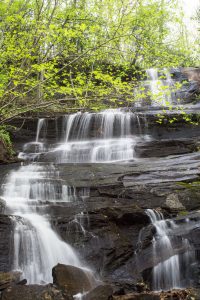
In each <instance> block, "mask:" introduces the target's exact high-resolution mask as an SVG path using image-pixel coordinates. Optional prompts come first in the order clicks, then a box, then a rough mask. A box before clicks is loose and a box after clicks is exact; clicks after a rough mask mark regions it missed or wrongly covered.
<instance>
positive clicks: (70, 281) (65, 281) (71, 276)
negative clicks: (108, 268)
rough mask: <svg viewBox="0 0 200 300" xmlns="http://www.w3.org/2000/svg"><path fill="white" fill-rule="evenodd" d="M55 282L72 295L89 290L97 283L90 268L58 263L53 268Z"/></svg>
mask: <svg viewBox="0 0 200 300" xmlns="http://www.w3.org/2000/svg"><path fill="white" fill-rule="evenodd" d="M52 276H53V283H54V284H55V285H56V286H58V287H59V288H60V289H62V290H64V291H67V292H69V293H70V294H71V295H76V294H78V293H84V292H88V291H89V290H91V289H92V287H93V285H94V284H95V280H94V278H93V277H92V274H91V273H90V272H89V271H88V270H84V269H80V268H77V267H74V266H66V265H63V264H58V265H57V266H55V267H54V268H53V270H52Z"/></svg>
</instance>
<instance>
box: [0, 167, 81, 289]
mask: <svg viewBox="0 0 200 300" xmlns="http://www.w3.org/2000/svg"><path fill="white" fill-rule="evenodd" d="M58 179H59V177H58V173H57V171H56V170H55V168H54V167H53V166H51V165H50V166H48V167H45V166H43V165H38V164H35V163H32V164H29V165H26V166H21V167H20V168H19V170H17V171H15V172H12V173H11V174H10V175H9V176H8V180H7V183H6V184H5V186H4V192H3V199H4V200H6V203H7V210H8V211H9V213H11V214H12V215H13V220H14V223H15V229H14V260H13V269H14V270H17V271H20V272H22V276H23V278H26V279H27V280H28V283H30V284H31V283H43V282H52V277H51V270H52V267H53V266H55V265H56V264H57V263H63V264H70V265H74V266H78V267H81V266H82V265H81V263H80V260H79V258H78V257H77V255H76V253H75V252H74V250H73V249H72V248H71V247H70V246H69V245H68V244H67V243H65V242H63V241H62V240H61V238H60V237H59V236H58V235H57V234H56V233H55V232H54V231H53V229H52V228H51V226H50V222H49V220H48V215H42V214H39V213H38V212H40V208H41V207H43V206H45V201H46V200H48V201H55V202H58V201H69V198H68V197H69V196H68V193H67V192H66V191H67V190H66V189H64V191H65V193H64V194H63V193H62V189H61V188H60V186H59V184H58V183H56V181H57V180H58Z"/></svg>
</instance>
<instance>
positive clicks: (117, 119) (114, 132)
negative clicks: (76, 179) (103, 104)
mask: <svg viewBox="0 0 200 300" xmlns="http://www.w3.org/2000/svg"><path fill="white" fill-rule="evenodd" d="M133 128H135V129H137V134H134V133H133ZM141 128H142V126H141V124H140V118H139V117H138V115H136V114H134V113H132V112H124V111H121V110H106V111H103V112H101V113H76V114H73V115H69V116H66V118H65V121H64V133H65V136H64V142H63V143H62V144H61V145H60V146H58V147H56V148H55V149H54V152H55V153H56V152H58V153H60V155H57V162H60V163H85V162H92V163H96V162H116V161H127V160H132V159H133V158H134V156H135V155H134V147H135V145H136V143H137V142H138V141H139V140H141V139H142V138H147V136H145V135H144V134H143V135H142V133H141V131H142V130H141Z"/></svg>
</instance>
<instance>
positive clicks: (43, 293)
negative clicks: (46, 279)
mask: <svg viewBox="0 0 200 300" xmlns="http://www.w3.org/2000/svg"><path fill="white" fill-rule="evenodd" d="M1 300H73V297H72V296H71V295H70V294H68V293H67V292H63V291H61V290H59V289H58V288H56V287H54V286H53V285H51V284H49V285H46V286H45V285H24V286H20V285H16V286H13V287H10V288H8V289H7V290H5V291H4V292H3V293H2V296H1Z"/></svg>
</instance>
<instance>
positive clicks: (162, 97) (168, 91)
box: [146, 68, 173, 106]
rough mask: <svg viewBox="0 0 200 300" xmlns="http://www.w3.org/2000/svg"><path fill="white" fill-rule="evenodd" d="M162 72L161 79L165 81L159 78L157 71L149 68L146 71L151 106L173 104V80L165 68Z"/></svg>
mask: <svg viewBox="0 0 200 300" xmlns="http://www.w3.org/2000/svg"><path fill="white" fill-rule="evenodd" d="M162 72H163V76H162V77H165V79H163V78H162V79H161V77H159V74H158V70H157V69H154V68H151V69H147V70H146V74H147V82H148V85H149V88H150V91H151V105H152V106H159V105H160V106H161V105H163V106H168V105H171V104H172V103H173V93H172V87H173V80H172V79H171V75H170V72H169V71H168V70H167V69H166V68H165V69H164V70H163V71H162Z"/></svg>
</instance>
